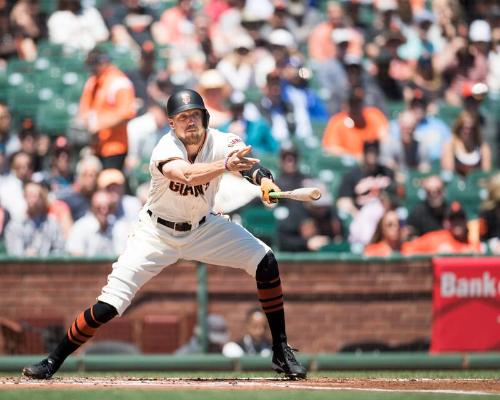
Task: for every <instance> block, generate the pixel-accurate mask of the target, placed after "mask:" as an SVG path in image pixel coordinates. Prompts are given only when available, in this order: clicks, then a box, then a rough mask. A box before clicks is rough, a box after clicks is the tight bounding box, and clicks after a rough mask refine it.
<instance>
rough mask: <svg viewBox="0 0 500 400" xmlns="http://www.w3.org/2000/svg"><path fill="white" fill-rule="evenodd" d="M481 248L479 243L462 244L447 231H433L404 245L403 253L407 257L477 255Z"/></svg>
mask: <svg viewBox="0 0 500 400" xmlns="http://www.w3.org/2000/svg"><path fill="white" fill-rule="evenodd" d="M480 250H481V248H480V245H479V243H475V244H471V243H469V242H460V241H458V240H456V239H455V238H454V237H453V235H452V233H451V232H450V231H448V230H447V229H442V230H440V231H432V232H429V233H426V234H425V235H423V236H420V237H418V238H416V239H414V240H412V241H411V242H406V243H403V246H402V248H401V253H403V254H404V255H406V256H411V255H414V254H434V253H477V252H480Z"/></svg>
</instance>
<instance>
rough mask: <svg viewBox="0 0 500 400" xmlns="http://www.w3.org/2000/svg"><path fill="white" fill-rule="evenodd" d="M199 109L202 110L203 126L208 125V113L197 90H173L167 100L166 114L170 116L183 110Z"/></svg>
mask: <svg viewBox="0 0 500 400" xmlns="http://www.w3.org/2000/svg"><path fill="white" fill-rule="evenodd" d="M193 109H200V110H202V111H203V126H204V127H205V128H206V127H208V120H209V118H210V114H209V113H208V110H207V109H206V107H205V103H204V102H203V98H202V97H201V96H200V94H199V93H198V92H195V91H194V90H191V89H182V90H179V91H177V92H175V93H174V94H173V95H172V96H170V98H169V99H168V101H167V115H168V116H169V117H170V118H171V117H173V116H174V115H176V114H179V113H181V112H183V111H187V110H193Z"/></svg>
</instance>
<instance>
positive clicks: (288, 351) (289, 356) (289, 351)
mask: <svg viewBox="0 0 500 400" xmlns="http://www.w3.org/2000/svg"><path fill="white" fill-rule="evenodd" d="M294 351H298V350H297V349H294V348H292V347H290V346H288V345H286V346H283V355H284V356H285V358H286V360H287V361H291V362H297V360H296V359H295V355H294V354H293V352H294Z"/></svg>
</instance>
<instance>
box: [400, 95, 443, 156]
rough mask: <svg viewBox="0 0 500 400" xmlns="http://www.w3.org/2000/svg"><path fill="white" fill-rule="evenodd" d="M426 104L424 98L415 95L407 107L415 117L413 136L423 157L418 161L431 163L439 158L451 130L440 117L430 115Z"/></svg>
mask: <svg viewBox="0 0 500 400" xmlns="http://www.w3.org/2000/svg"><path fill="white" fill-rule="evenodd" d="M428 105H429V103H428V101H427V99H426V98H424V97H415V98H413V99H412V100H411V101H410V103H409V106H408V108H409V109H410V110H411V111H412V113H413V114H414V115H415V117H416V119H417V126H416V128H415V132H414V136H415V140H416V141H417V142H418V145H419V148H421V149H422V153H421V154H422V155H424V157H425V159H423V160H420V161H421V162H424V163H427V164H429V165H431V164H434V163H436V162H438V161H439V160H440V159H441V155H442V152H443V146H444V144H445V143H446V142H447V141H448V140H449V139H450V137H451V131H450V128H449V127H448V125H446V123H445V122H444V121H443V120H442V119H440V118H438V117H435V116H432V115H430V113H429V108H428Z"/></svg>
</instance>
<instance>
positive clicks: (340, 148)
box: [322, 93, 389, 159]
mask: <svg viewBox="0 0 500 400" xmlns="http://www.w3.org/2000/svg"><path fill="white" fill-rule="evenodd" d="M347 108H348V110H347V111H342V112H340V113H338V114H335V115H334V116H333V117H331V118H330V120H329V121H328V124H327V126H326V128H325V132H324V134H323V143H322V145H323V149H324V150H325V151H327V152H329V153H332V154H333V155H336V156H342V155H346V154H347V155H351V156H353V157H356V158H357V159H361V157H362V155H363V143H364V142H367V141H373V140H381V139H383V138H385V136H386V135H387V131H388V127H389V121H388V120H387V118H386V117H385V115H384V114H383V113H382V111H380V110H379V109H378V108H376V107H364V106H363V97H362V95H359V94H356V93H354V94H352V95H351V96H350V98H349V100H348V107H347Z"/></svg>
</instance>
